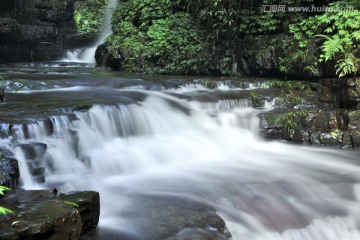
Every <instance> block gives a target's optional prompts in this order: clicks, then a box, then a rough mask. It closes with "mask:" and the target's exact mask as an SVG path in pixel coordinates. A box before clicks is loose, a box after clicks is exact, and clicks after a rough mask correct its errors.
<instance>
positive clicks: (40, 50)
mask: <svg viewBox="0 0 360 240" xmlns="http://www.w3.org/2000/svg"><path fill="white" fill-rule="evenodd" d="M73 12H74V3H73V1H72V0H70V1H58V0H46V1H45V0H18V1H13V0H2V1H1V8H0V14H1V17H0V39H1V40H0V62H9V61H32V60H38V61H42V60H44V61H46V60H54V59H56V58H59V56H60V55H61V53H62V49H63V45H64V42H65V40H66V34H68V33H71V32H74V31H75V27H74V21H73Z"/></svg>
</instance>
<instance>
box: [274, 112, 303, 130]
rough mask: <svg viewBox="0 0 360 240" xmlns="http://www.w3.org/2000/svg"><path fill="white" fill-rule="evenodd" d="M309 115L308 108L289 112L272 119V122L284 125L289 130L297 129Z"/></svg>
mask: <svg viewBox="0 0 360 240" xmlns="http://www.w3.org/2000/svg"><path fill="white" fill-rule="evenodd" d="M308 116H309V112H308V111H306V110H299V111H292V112H287V113H284V114H282V115H279V116H277V117H275V118H274V119H272V120H270V122H271V123H272V124H279V125H281V126H283V127H284V128H285V129H286V131H287V132H290V131H292V130H295V129H297V128H298V127H300V126H301V121H302V120H303V119H305V118H307V117H308Z"/></svg>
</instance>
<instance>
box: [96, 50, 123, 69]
mask: <svg viewBox="0 0 360 240" xmlns="http://www.w3.org/2000/svg"><path fill="white" fill-rule="evenodd" d="M95 60H96V64H97V65H98V66H100V67H110V68H111V69H113V70H121V62H122V58H121V56H120V55H119V56H116V57H114V56H113V54H111V53H109V51H108V50H107V47H106V44H101V45H100V46H98V48H97V49H96V52H95Z"/></svg>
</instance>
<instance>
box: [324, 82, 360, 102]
mask: <svg viewBox="0 0 360 240" xmlns="http://www.w3.org/2000/svg"><path fill="white" fill-rule="evenodd" d="M319 90H320V91H319V100H320V101H321V102H323V103H325V104H328V105H330V106H335V107H340V108H345V109H360V78H327V79H320V89H319Z"/></svg>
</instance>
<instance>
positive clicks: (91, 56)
mask: <svg viewBox="0 0 360 240" xmlns="http://www.w3.org/2000/svg"><path fill="white" fill-rule="evenodd" d="M117 3H118V0H109V1H108V4H107V6H106V9H105V14H104V20H103V25H102V32H101V35H100V36H99V37H98V39H97V40H96V42H95V43H94V45H93V46H91V47H88V48H81V49H74V50H68V52H67V53H66V57H65V58H64V59H63V60H62V62H78V63H89V64H96V61H95V52H96V49H97V47H98V46H99V45H100V44H102V43H104V41H105V39H106V38H107V37H108V36H109V35H110V34H111V33H112V30H111V18H112V13H113V11H114V9H115V8H116V5H117Z"/></svg>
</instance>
